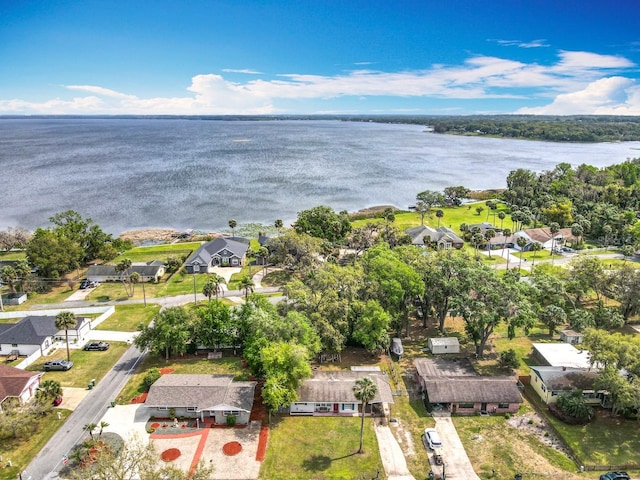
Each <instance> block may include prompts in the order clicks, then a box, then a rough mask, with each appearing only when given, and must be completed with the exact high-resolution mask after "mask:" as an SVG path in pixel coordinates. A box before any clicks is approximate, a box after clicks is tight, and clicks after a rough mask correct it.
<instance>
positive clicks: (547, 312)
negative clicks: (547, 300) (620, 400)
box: [540, 305, 567, 337]
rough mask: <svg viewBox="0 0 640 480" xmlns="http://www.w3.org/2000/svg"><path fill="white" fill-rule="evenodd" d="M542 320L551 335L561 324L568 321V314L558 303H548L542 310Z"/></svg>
mask: <svg viewBox="0 0 640 480" xmlns="http://www.w3.org/2000/svg"><path fill="white" fill-rule="evenodd" d="M540 320H541V321H542V323H544V324H545V325H546V326H547V329H548V330H549V336H550V337H551V336H553V334H554V333H556V329H557V328H558V327H559V326H561V325H564V324H565V323H566V322H567V314H566V313H565V311H564V310H563V309H562V308H561V307H559V306H557V305H547V306H546V307H544V308H543V309H542V311H541V312H540Z"/></svg>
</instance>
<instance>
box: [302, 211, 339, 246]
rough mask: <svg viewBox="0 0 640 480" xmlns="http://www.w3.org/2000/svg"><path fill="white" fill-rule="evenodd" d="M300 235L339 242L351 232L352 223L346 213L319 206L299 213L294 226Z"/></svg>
mask: <svg viewBox="0 0 640 480" xmlns="http://www.w3.org/2000/svg"><path fill="white" fill-rule="evenodd" d="M294 229H295V231H296V232H297V233H298V234H303V233H304V234H307V235H311V236H312V237H316V238H321V239H323V240H328V241H329V242H333V243H335V242H339V241H340V240H342V239H343V238H345V237H346V235H347V234H348V233H349V232H350V231H351V222H350V221H349V216H348V215H347V213H346V212H341V213H336V212H334V211H333V210H332V209H331V208H330V207H327V206H322V205H321V206H318V207H314V208H311V209H309V210H302V211H301V212H298V217H297V219H296V222H295V224H294Z"/></svg>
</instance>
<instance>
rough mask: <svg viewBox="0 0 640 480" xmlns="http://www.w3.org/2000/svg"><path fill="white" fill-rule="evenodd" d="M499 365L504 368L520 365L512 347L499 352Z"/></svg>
mask: <svg viewBox="0 0 640 480" xmlns="http://www.w3.org/2000/svg"><path fill="white" fill-rule="evenodd" d="M500 365H502V366H503V367H504V368H518V367H519V366H520V360H518V354H517V353H516V351H515V350H514V349H513V348H510V349H509V350H506V351H504V352H500Z"/></svg>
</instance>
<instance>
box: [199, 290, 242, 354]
mask: <svg viewBox="0 0 640 480" xmlns="http://www.w3.org/2000/svg"><path fill="white" fill-rule="evenodd" d="M192 325H193V327H192V332H193V333H192V335H191V339H192V341H193V342H194V343H195V344H196V345H202V346H205V347H216V348H218V347H220V346H223V345H229V344H230V343H231V342H232V335H231V330H232V329H233V328H234V327H233V323H232V320H231V309H230V308H229V307H228V306H227V305H225V304H224V303H222V302H221V301H220V300H217V299H216V300H215V301H209V302H208V303H207V304H206V305H204V306H201V307H199V308H198V310H197V312H196V315H195V319H194V321H193V324H192Z"/></svg>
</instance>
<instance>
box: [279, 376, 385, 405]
mask: <svg viewBox="0 0 640 480" xmlns="http://www.w3.org/2000/svg"><path fill="white" fill-rule="evenodd" d="M363 377H369V378H370V379H371V380H373V382H374V383H375V384H376V386H377V387H378V391H377V393H376V396H375V398H374V399H373V400H372V401H371V402H370V403H369V408H370V409H371V414H372V415H379V416H382V415H384V412H385V410H386V407H387V405H388V404H391V403H394V402H393V394H392V392H391V386H390V385H389V378H388V376H387V375H386V374H385V373H383V372H376V371H363V370H351V371H331V372H328V371H317V372H314V374H313V377H311V378H309V379H307V380H305V381H304V382H303V383H302V385H300V387H299V388H298V390H297V391H296V393H297V395H298V399H297V400H296V401H295V402H293V403H292V404H291V406H290V407H289V413H291V415H357V414H358V412H360V413H362V403H361V402H360V401H359V400H358V399H357V398H356V397H355V395H354V394H353V387H354V386H355V384H356V380H358V379H360V378H363Z"/></svg>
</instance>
